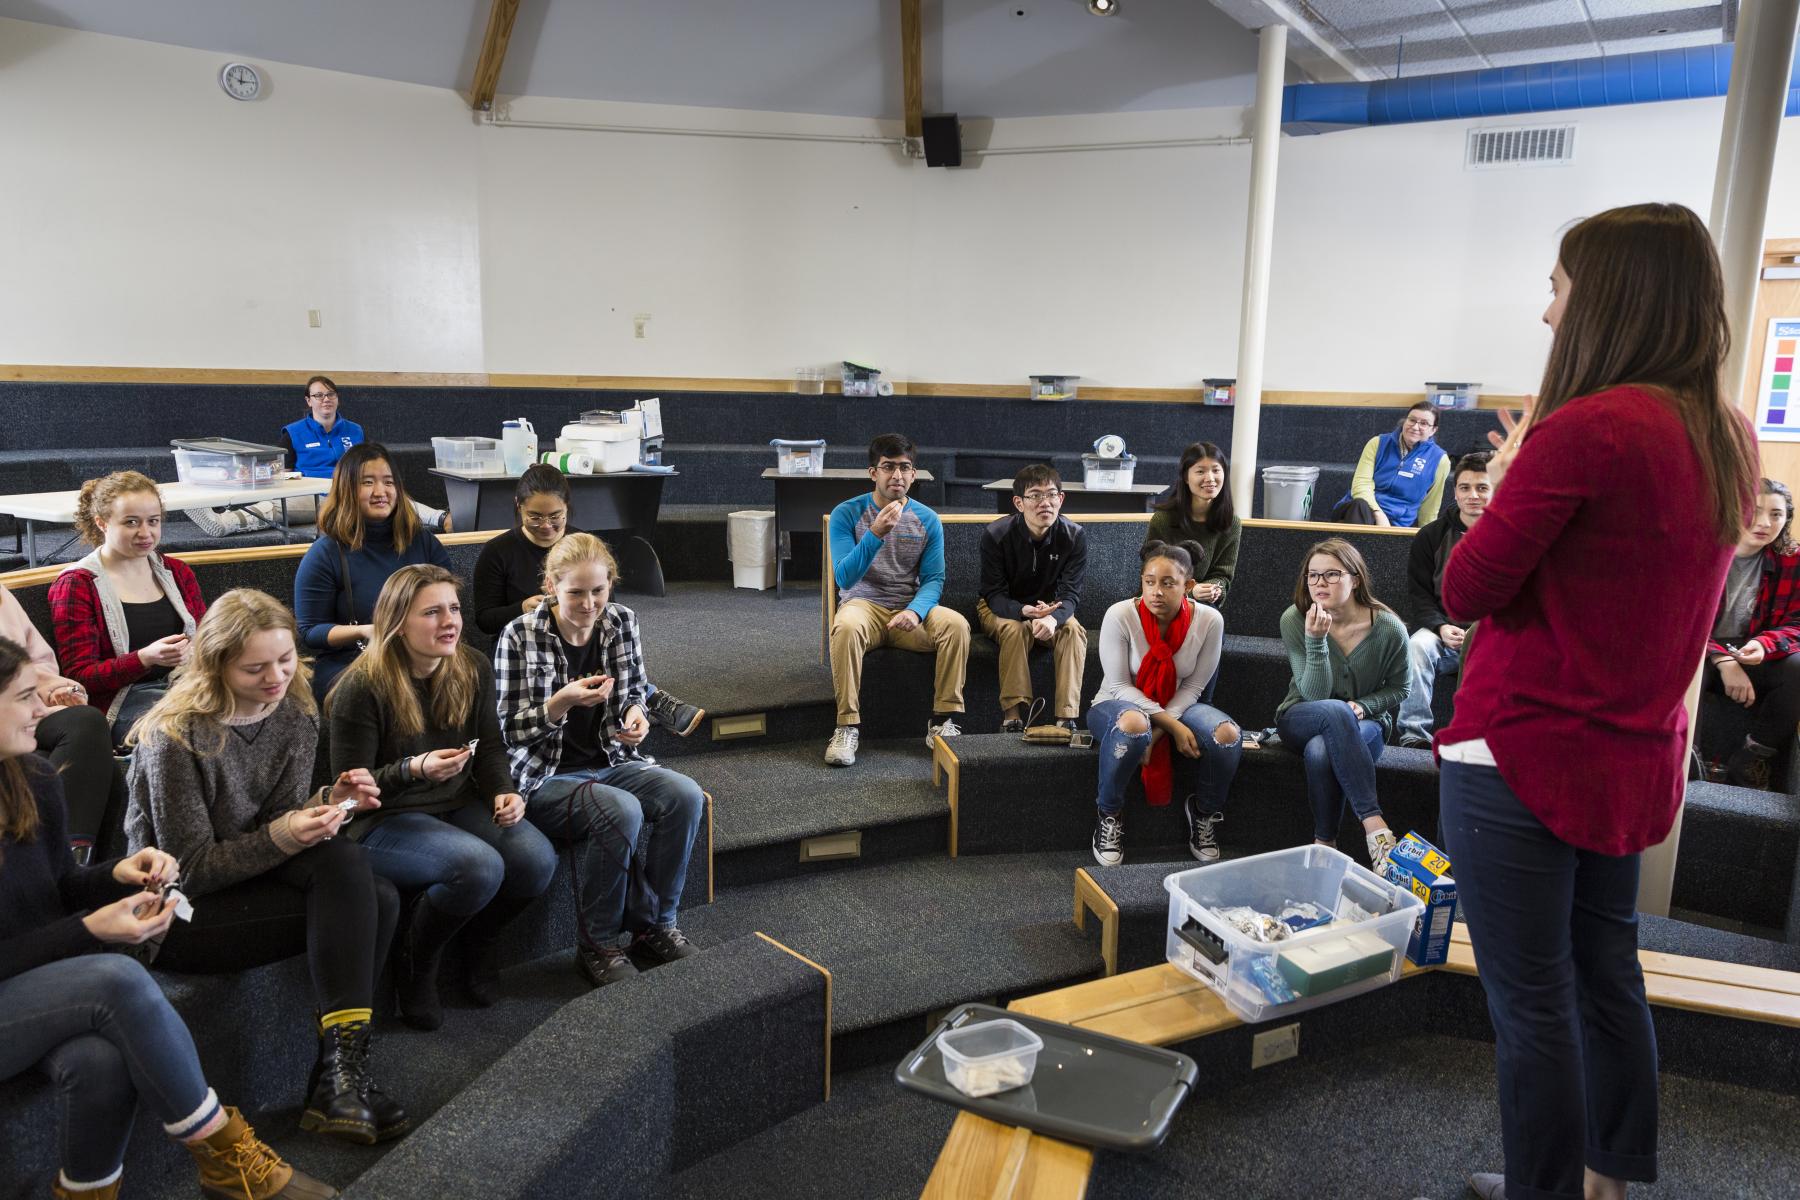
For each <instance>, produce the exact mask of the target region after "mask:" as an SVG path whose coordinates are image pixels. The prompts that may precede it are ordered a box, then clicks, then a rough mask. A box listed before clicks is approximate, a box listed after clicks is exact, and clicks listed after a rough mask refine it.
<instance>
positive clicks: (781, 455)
mask: <svg viewBox="0 0 1800 1200" xmlns="http://www.w3.org/2000/svg"><path fill="white" fill-rule="evenodd" d="M769 445H771V446H773V447H775V470H776V471H777V472H778V473H780V474H782V475H823V474H824V473H825V439H824V438H818V439H815V440H813V441H810V442H802V441H792V440H790V439H788V438H772V439H770V441H769Z"/></svg>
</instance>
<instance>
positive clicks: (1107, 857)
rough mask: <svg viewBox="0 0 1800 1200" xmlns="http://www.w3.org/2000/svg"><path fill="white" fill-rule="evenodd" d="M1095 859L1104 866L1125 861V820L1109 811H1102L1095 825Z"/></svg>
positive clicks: (1116, 864) (1114, 865)
mask: <svg viewBox="0 0 1800 1200" xmlns="http://www.w3.org/2000/svg"><path fill="white" fill-rule="evenodd" d="M1094 861H1095V862H1097V863H1099V864H1100V865H1101V866H1103V867H1116V866H1118V865H1119V864H1120V863H1122V862H1124V861H1125V822H1123V821H1121V820H1119V818H1117V817H1115V816H1112V815H1110V814H1108V813H1101V814H1100V821H1099V823H1098V824H1097V825H1095V826H1094Z"/></svg>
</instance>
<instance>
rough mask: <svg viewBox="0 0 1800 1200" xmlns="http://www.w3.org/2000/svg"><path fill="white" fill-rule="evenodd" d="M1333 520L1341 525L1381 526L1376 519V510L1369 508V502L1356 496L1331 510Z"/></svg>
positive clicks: (1339, 503)
mask: <svg viewBox="0 0 1800 1200" xmlns="http://www.w3.org/2000/svg"><path fill="white" fill-rule="evenodd" d="M1331 519H1332V520H1333V521H1336V522H1337V523H1338V524H1340V525H1379V524H1381V522H1380V521H1377V520H1376V519H1375V510H1374V509H1373V508H1371V507H1369V502H1368V501H1367V500H1359V499H1358V498H1357V497H1355V496H1352V497H1350V498H1349V499H1348V500H1342V501H1339V502H1338V506H1337V507H1336V508H1334V509H1332V510H1331Z"/></svg>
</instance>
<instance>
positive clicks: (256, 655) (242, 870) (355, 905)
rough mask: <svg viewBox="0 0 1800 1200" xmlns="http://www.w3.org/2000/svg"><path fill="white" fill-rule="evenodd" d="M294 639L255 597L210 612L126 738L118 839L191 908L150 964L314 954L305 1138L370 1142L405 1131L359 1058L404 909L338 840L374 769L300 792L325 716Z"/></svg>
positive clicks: (363, 799) (243, 592) (228, 963)
mask: <svg viewBox="0 0 1800 1200" xmlns="http://www.w3.org/2000/svg"><path fill="white" fill-rule="evenodd" d="M296 643H297V638H296V636H295V627H294V616H293V614H292V613H290V612H289V611H288V610H287V608H286V607H285V606H283V605H282V604H281V603H280V602H278V601H277V600H275V599H274V598H273V597H271V596H267V595H264V594H263V593H262V592H258V591H252V590H250V589H248V588H239V589H236V590H234V591H230V592H227V593H225V595H223V596H221V597H220V598H219V601H218V603H216V604H215V605H213V607H212V608H211V609H209V610H208V611H207V614H206V616H205V618H204V619H203V620H202V621H201V622H200V626H199V628H198V630H197V631H196V632H195V636H194V646H193V652H192V655H191V657H190V659H189V661H188V663H187V664H186V665H185V666H184V667H182V669H181V670H180V671H178V672H177V673H176V675H175V677H174V682H173V684H172V685H171V687H170V688H169V693H168V695H167V696H165V697H163V699H162V700H160V701H159V702H158V703H157V704H156V706H155V707H154V708H152V709H151V710H150V711H149V712H147V713H145V714H144V716H143V718H142V720H141V721H140V722H139V723H138V726H137V728H136V729H135V730H134V731H133V735H132V736H133V741H134V742H135V743H136V749H135V751H134V752H133V754H132V759H131V773H130V792H131V799H130V803H129V806H128V808H127V811H126V817H125V834H126V837H127V839H128V841H129V842H130V845H131V848H132V850H133V851H134V852H135V851H136V850H138V849H140V848H142V847H144V846H158V847H161V848H162V849H163V850H165V851H167V852H168V853H169V854H172V855H174V856H175V858H176V860H177V861H178V862H179V863H180V864H181V884H182V890H183V891H184V892H185V893H186V894H187V896H188V897H189V899H191V900H192V901H193V902H194V918H193V920H192V922H190V923H183V922H180V921H177V922H175V924H174V925H173V926H172V927H171V928H170V930H169V934H168V937H167V939H166V940H165V941H164V942H163V945H162V949H161V952H160V956H159V957H158V959H157V965H158V966H161V967H165V968H168V969H170V970H173V971H178V972H179V971H197V972H218V971H240V970H244V969H246V968H249V967H254V966H260V965H262V964H264V963H271V962H276V961H279V960H280V959H284V958H290V957H292V956H294V955H296V954H302V953H304V954H305V955H306V956H307V962H308V965H309V966H310V968H311V971H312V984H313V994H314V996H315V999H316V1004H317V1008H318V1011H319V1013H320V1014H321V1015H320V1017H319V1029H318V1037H319V1057H318V1062H317V1065H316V1066H315V1067H314V1068H313V1075H312V1079H311V1080H310V1081H309V1082H308V1084H307V1097H306V1107H305V1110H304V1112H303V1113H302V1114H301V1118H300V1127H301V1128H302V1129H307V1130H311V1131H314V1132H318V1133H326V1134H332V1135H335V1136H338V1137H342V1138H345V1139H347V1140H350V1141H355V1142H363V1143H366V1144H373V1143H374V1142H376V1141H379V1140H384V1139H386V1138H391V1137H397V1136H399V1135H400V1134H401V1133H403V1132H405V1131H406V1128H407V1124H408V1122H407V1117H406V1113H405V1111H404V1110H403V1109H402V1108H401V1107H400V1105H399V1104H398V1103H396V1102H395V1101H394V1100H393V1099H392V1098H391V1097H389V1096H387V1095H386V1094H385V1093H383V1092H382V1090H381V1088H380V1087H379V1086H377V1085H376V1084H375V1083H374V1082H373V1080H372V1079H370V1077H369V1057H368V1056H369V1041H370V1037H369V1028H370V1017H371V1008H372V1005H373V998H374V992H375V976H376V974H377V972H378V969H379V964H380V963H381V961H382V960H383V959H384V958H385V957H386V956H387V950H388V945H389V943H390V942H391V941H392V939H393V935H394V923H395V919H396V917H397V915H398V913H399V908H400V900H399V896H398V894H397V893H396V892H395V891H394V888H393V885H392V884H390V883H388V882H387V881H386V880H384V879H381V878H379V877H377V876H376V875H375V874H374V873H373V872H372V871H371V870H370V869H369V861H368V855H367V853H366V852H365V851H364V850H363V848H362V846H360V845H358V844H357V843H356V842H354V841H352V840H350V839H348V838H338V837H336V836H335V835H336V834H337V833H338V831H339V830H340V829H341V828H342V827H343V824H344V822H345V821H347V820H349V819H351V817H352V816H353V814H354V812H355V811H358V810H364V809H373V808H377V807H379V806H380V800H379V798H378V797H379V792H378V790H377V788H376V787H375V782H374V780H373V778H371V777H370V775H369V773H368V772H367V771H345V772H344V773H343V774H342V775H340V776H338V777H337V779H336V781H335V782H333V783H331V784H328V785H327V786H325V787H323V788H320V789H319V790H318V791H316V792H314V791H311V790H310V788H309V782H310V780H311V777H312V770H313V761H314V758H315V757H316V755H317V752H318V744H319V718H318V712H317V709H316V708H315V706H314V704H313V698H312V691H311V689H310V688H309V687H308V686H307V668H306V664H304V663H303V662H301V661H300V658H299V654H298V651H297V645H296ZM320 928H323V929H327V930H329V933H328V934H326V935H324V936H317V935H316V934H313V931H315V930H317V929H320ZM309 934H312V935H311V936H309Z"/></svg>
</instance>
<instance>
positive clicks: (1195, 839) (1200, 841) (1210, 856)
mask: <svg viewBox="0 0 1800 1200" xmlns="http://www.w3.org/2000/svg"><path fill="white" fill-rule="evenodd" d="M1224 819H1225V814H1224V813H1222V812H1216V813H1213V814H1211V815H1210V816H1204V817H1203V816H1201V815H1200V810H1199V809H1197V808H1195V807H1194V798H1193V797H1192V796H1189V797H1188V798H1187V821H1188V853H1189V854H1192V855H1193V856H1194V857H1195V858H1196V859H1198V860H1199V861H1201V862H1203V863H1210V862H1218V861H1219V837H1218V835H1217V834H1216V833H1214V832H1213V827H1214V826H1215V825H1217V824H1219V822H1221V821H1223V820H1224Z"/></svg>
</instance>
